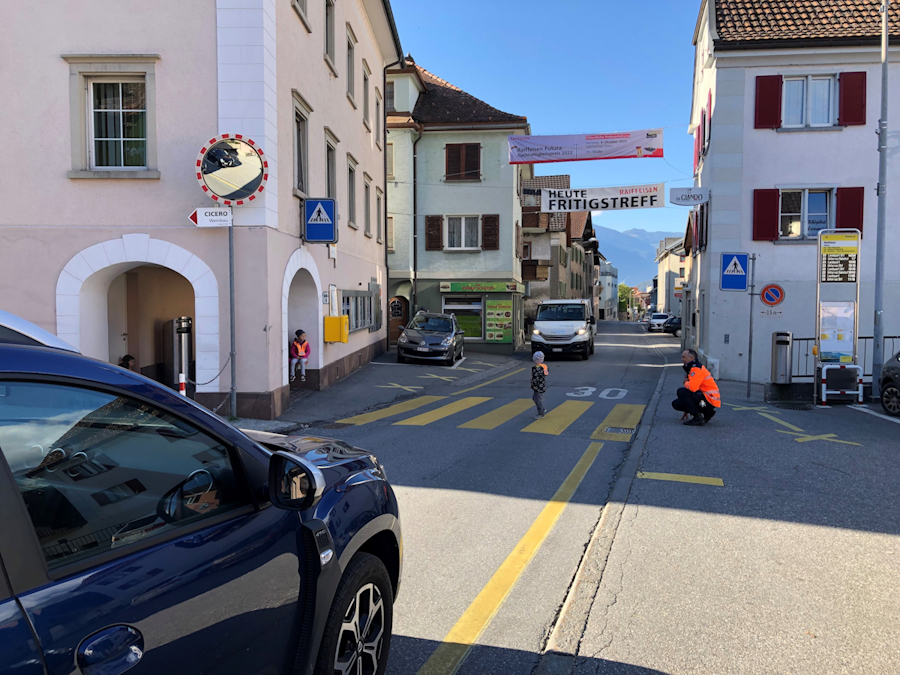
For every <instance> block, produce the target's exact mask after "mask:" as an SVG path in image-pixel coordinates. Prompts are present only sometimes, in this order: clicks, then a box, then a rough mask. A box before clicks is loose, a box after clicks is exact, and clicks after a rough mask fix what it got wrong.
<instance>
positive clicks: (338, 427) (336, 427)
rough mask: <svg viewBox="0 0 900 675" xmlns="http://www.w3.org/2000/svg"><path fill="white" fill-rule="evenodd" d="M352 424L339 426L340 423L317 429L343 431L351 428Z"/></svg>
mask: <svg viewBox="0 0 900 675" xmlns="http://www.w3.org/2000/svg"><path fill="white" fill-rule="evenodd" d="M352 426H353V425H352V424H341V423H340V422H335V423H334V424H325V425H322V426H321V427H319V428H320V429H345V428H347V427H352Z"/></svg>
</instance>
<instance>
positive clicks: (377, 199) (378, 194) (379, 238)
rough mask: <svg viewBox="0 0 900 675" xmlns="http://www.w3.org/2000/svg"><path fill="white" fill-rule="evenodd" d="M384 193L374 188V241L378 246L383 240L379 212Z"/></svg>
mask: <svg viewBox="0 0 900 675" xmlns="http://www.w3.org/2000/svg"><path fill="white" fill-rule="evenodd" d="M383 199H384V193H383V192H382V191H381V189H380V188H375V239H376V241H378V243H379V244H380V243H381V242H382V241H384V240H383V238H382V234H381V212H382V208H383V206H382V205H383V204H384V201H383Z"/></svg>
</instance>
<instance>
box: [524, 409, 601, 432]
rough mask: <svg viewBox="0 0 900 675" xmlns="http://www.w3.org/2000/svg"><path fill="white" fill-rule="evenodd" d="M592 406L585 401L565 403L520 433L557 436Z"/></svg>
mask: <svg viewBox="0 0 900 675" xmlns="http://www.w3.org/2000/svg"><path fill="white" fill-rule="evenodd" d="M592 405H594V404H593V403H588V402H587V401H566V402H565V403H563V404H562V405H559V406H557V407H555V408H554V409H553V410H551V411H550V412H548V413H547V416H546V417H544V419H540V420H535V421H534V422H532V423H531V424H529V425H528V426H527V427H525V428H524V429H522V431H524V432H527V433H532V434H549V435H550V436H559V435H560V434H561V433H562V432H563V431H565V430H566V429H567V428H568V427H569V425H570V424H572V422H574V421H575V420H577V419H578V418H579V417H581V416H582V415H583V414H584V413H585V412H586V411H587V409H588V408H590V407H591V406H592Z"/></svg>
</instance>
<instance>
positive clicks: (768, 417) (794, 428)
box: [756, 412, 803, 433]
mask: <svg viewBox="0 0 900 675" xmlns="http://www.w3.org/2000/svg"><path fill="white" fill-rule="evenodd" d="M756 414H757V415H759V416H761V417H765V418H766V419H769V420H772V421H773V422H778V424H780V425H781V426H783V427H787V428H788V429H791V430H792V431H799V432H801V433H803V429H801V428H800V427H795V426H794V425H793V424H790V423H788V422H785V421H784V420H780V419H778V418H777V417H774V416H772V415H770V414H769V413H763V412H761V413H756Z"/></svg>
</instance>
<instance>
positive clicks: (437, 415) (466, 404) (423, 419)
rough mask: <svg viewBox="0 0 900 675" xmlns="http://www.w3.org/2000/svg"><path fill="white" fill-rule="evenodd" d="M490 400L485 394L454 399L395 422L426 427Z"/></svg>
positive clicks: (396, 423)
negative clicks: (425, 411) (451, 401)
mask: <svg viewBox="0 0 900 675" xmlns="http://www.w3.org/2000/svg"><path fill="white" fill-rule="evenodd" d="M490 400H491V399H490V398H489V397H488V398H485V397H483V396H469V397H467V398H461V399H457V400H456V401H453V403H448V404H447V405H443V406H441V407H440V408H436V409H435V410H430V411H428V412H427V413H422V414H421V415H416V416H415V417H410V418H409V419H406V420H400V421H399V422H394V424H395V425H398V424H399V425H400V426H409V427H424V426H425V425H426V424H431V423H432V422H436V421H438V420H442V419H444V418H445V417H450V415H455V414H456V413H458V412H461V411H463V410H466V409H467V408H472V407H474V406H476V405H478V404H479V403H484V402H485V401H490Z"/></svg>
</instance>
